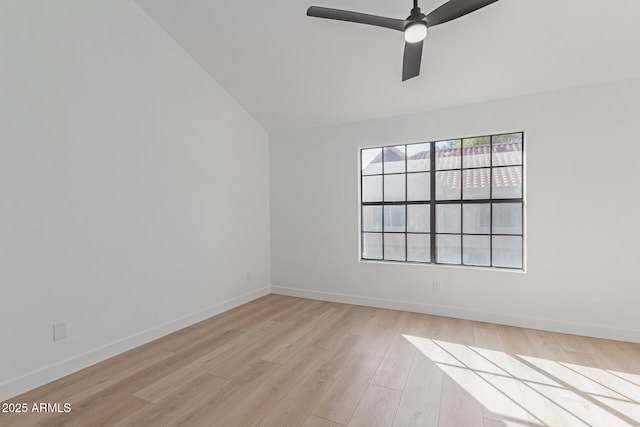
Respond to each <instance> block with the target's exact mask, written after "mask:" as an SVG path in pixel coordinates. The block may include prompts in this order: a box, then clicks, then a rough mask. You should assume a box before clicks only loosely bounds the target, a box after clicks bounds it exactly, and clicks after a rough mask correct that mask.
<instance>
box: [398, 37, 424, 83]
mask: <svg viewBox="0 0 640 427" xmlns="http://www.w3.org/2000/svg"><path fill="white" fill-rule="evenodd" d="M421 62H422V42H421V41H419V42H417V43H409V42H406V43H405V44H404V58H403V59H402V81H405V80H409V79H410V78H413V77H416V76H417V75H418V74H420V63H421Z"/></svg>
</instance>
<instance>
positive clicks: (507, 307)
mask: <svg viewBox="0 0 640 427" xmlns="http://www.w3.org/2000/svg"><path fill="white" fill-rule="evenodd" d="M425 96H428V94H425ZM380 102H384V100H382V99H381V100H380ZM638 117H640V80H629V81H621V82H616V83H613V84H606V85H599V86H591V87H585V88H579V89H574V90H567V91H562V92H554V93H546V94H540V95H536V96H528V97H522V98H515V99H509V100H504V101H499V102H490V103H484V104H478V105H469V106H464V107H459V108H452V109H446V110H439V111H434V112H427V113H422V114H415V115H409V116H402V117H395V118H388V119H381V120H374V121H367V122H360V123H351V124H345V125H341V126H334V127H327V128H320V129H314V130H308V131H302V132H296V133H290V134H281V135H272V136H271V140H270V151H271V235H272V240H271V256H272V280H271V284H272V286H273V288H272V290H273V291H274V292H275V293H284V294H291V295H300V296H311V297H316V298H320V299H328V300H335V301H346V302H355V303H362V304H371V305H378V306H385V307H396V308H403V309H409V310H415V311H422V312H428V313H435V314H444V315H451V316H459V317H464V318H470V319H479V320H487V321H493V322H499V323H507V324H514V325H522V326H529V327H535V328H543V329H551V330H558V331H566V332H573V333H580V334H586V335H594V336H601V337H611V338H618V339H625V340H632V341H639V342H640V314H639V313H640V312H639V311H638V304H639V301H640V286H639V283H638V277H639V276H638V272H637V268H638V256H639V255H640V247H639V242H640V225H639V224H640V203H639V201H638V197H639V195H640V191H639V190H640V184H639V182H640V168H639V163H638V161H639V160H640V143H639V142H638ZM519 130H524V131H526V164H527V166H526V187H527V188H526V192H527V196H526V206H527V207H526V210H527V211H526V212H527V222H528V224H527V229H526V237H527V259H528V269H527V272H526V273H516V272H505V271H492V270H481V269H469V268H461V267H443V266H431V265H424V266H420V265H397V264H396V265H392V264H382V263H364V262H359V261H358V258H359V254H358V241H359V236H358V149H359V148H361V147H368V146H379V145H391V144H404V143H411V142H419V141H430V140H438V139H447V138H455V137H462V136H476V135H485V134H492V133H500V132H508V131H519ZM436 279H437V280H441V281H442V292H441V293H434V292H433V291H432V281H433V280H436Z"/></svg>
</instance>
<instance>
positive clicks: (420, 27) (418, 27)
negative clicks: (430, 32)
mask: <svg viewBox="0 0 640 427" xmlns="http://www.w3.org/2000/svg"><path fill="white" fill-rule="evenodd" d="M425 37H427V24H425V23H424V22H416V23H415V24H411V25H409V26H408V27H407V28H406V29H405V30H404V39H405V41H407V43H417V42H420V41H422V40H424V38H425Z"/></svg>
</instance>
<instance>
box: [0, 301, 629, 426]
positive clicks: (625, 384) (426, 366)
mask: <svg viewBox="0 0 640 427" xmlns="http://www.w3.org/2000/svg"><path fill="white" fill-rule="evenodd" d="M9 402H27V403H29V405H31V404H33V403H34V402H49V403H54V402H59V403H70V404H71V412H70V413H62V414H51V413H29V414H6V413H2V414H0V425H1V426H3V427H9V426H102V425H104V426H129V427H139V426H208V425H212V426H253V425H257V426H304V427H318V426H323V427H330V426H333V427H335V426H343V425H348V426H366V427H371V426H455V427H473V426H491V427H493V426H506V425H513V426H524V425H554V426H563V427H564V426H574V425H576V426H582V425H590V426H603V427H610V426H618V425H635V426H638V425H640V344H631V343H624V342H616V341H607V340H600V339H593V338H585V337H580V336H573V335H564V334H557V333H551V332H542V331H537V330H531V329H523V328H515V327H507V326H500V325H495V324H489V323H480V322H473V321H465V320H458V319H450V318H445V317H438V316H429V315H422V314H416V313H407V312H401V311H394V310H385V309H377V308H370V307H361V306H354V305H346V304H336V303H328V302H321V301H314V300H308V299H300V298H292V297H285V296H277V295H268V296H266V297H263V298H260V299H258V300H256V301H253V302H251V303H249V304H245V305H243V306H241V307H238V308H236V309H233V310H230V311H228V312H225V313H223V314H220V315H218V316H215V317H213V318H211V319H208V320H206V321H203V322H201V323H198V324H196V325H193V326H191V327H188V328H185V329H183V330H181V331H178V332H176V333H174V334H171V335H168V336H166V337H163V338H161V339H159V340H156V341H153V342H151V343H149V344H146V345H144V346H142V347H138V348H136V349H133V350H131V351H129V352H127V353H124V354H121V355H119V356H116V357H114V358H112V359H109V360H106V361H104V362H102V363H99V364H97V365H94V366H92V367H89V368H87V369H84V370H82V371H80V372H77V373H75V374H73V375H70V376H68V377H65V378H62V379H60V380H58V381H55V382H52V383H50V384H47V385H45V386H43V387H40V388H38V389H35V390H32V391H30V392H28V393H25V394H23V395H21V396H17V397H15V398H13V399H10V401H9Z"/></svg>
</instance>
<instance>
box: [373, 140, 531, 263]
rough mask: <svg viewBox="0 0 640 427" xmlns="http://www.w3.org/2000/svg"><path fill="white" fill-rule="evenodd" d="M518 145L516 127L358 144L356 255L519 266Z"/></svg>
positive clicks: (520, 173) (521, 172) (521, 255)
mask: <svg viewBox="0 0 640 427" xmlns="http://www.w3.org/2000/svg"><path fill="white" fill-rule="evenodd" d="M523 148H524V134H523V133H522V132H519V133H511V134H504V135H491V136H479V137H469V138H463V139H452V140H446V141H435V142H423V143H416V144H407V145H395V146H389V147H373V148H366V149H362V150H361V152H360V162H361V167H360V171H361V172H360V173H361V177H360V179H361V184H360V185H361V200H362V202H361V206H362V207H361V210H360V214H361V222H360V223H361V235H362V237H361V246H362V249H361V258H362V259H364V260H384V261H394V262H412V263H432V264H450V265H451V264H453V265H468V266H481V267H497V268H507V269H522V268H523V266H524V245H523V242H524V227H523V222H524V221H523V219H524V200H523V194H524V191H523V185H524V165H523V157H524V156H523ZM432 233H434V234H432Z"/></svg>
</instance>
